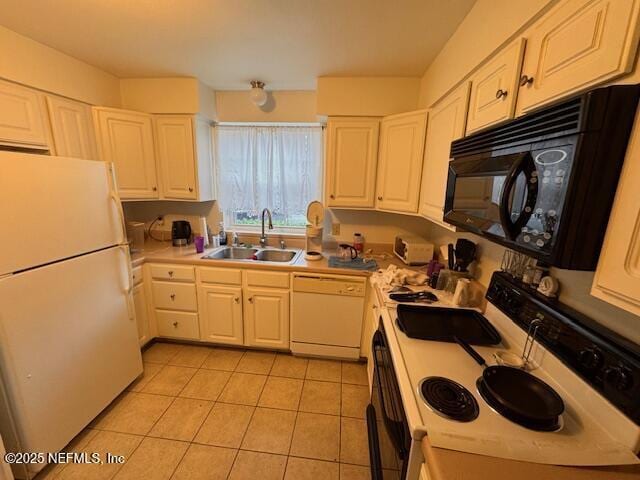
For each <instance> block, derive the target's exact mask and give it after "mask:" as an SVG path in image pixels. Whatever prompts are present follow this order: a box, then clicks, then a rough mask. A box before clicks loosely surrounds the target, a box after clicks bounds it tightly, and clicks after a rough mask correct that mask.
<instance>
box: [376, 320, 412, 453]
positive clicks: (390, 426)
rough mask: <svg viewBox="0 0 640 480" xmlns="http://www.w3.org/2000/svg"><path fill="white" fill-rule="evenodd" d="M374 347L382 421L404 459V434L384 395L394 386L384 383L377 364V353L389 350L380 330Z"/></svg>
mask: <svg viewBox="0 0 640 480" xmlns="http://www.w3.org/2000/svg"><path fill="white" fill-rule="evenodd" d="M372 346H373V352H374V355H373V358H374V361H375V362H376V364H375V369H374V374H375V375H376V378H377V380H378V382H377V383H378V388H377V390H378V399H379V400H380V409H381V414H382V419H383V421H384V424H385V427H386V428H387V432H388V434H389V438H390V439H391V443H393V447H394V448H395V450H396V451H397V452H398V455H399V456H400V457H401V458H404V456H405V454H406V450H405V448H404V445H403V443H402V433H401V432H400V428H399V426H398V423H399V422H397V421H395V420H393V419H392V418H391V417H390V416H389V413H388V412H387V405H386V402H385V397H384V394H383V389H384V388H385V386H387V387H388V388H392V386H391V385H387V384H386V383H383V378H382V374H381V372H380V368H379V365H378V363H377V358H378V355H376V352H377V351H381V350H383V349H388V348H387V347H386V345H385V342H384V339H383V336H382V332H380V330H378V331H376V333H375V334H374V335H373V341H372Z"/></svg>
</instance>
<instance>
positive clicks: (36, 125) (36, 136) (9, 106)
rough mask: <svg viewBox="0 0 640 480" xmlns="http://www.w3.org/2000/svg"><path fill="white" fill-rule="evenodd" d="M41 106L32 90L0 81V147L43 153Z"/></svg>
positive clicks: (37, 96)
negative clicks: (21, 148) (1, 145)
mask: <svg viewBox="0 0 640 480" xmlns="http://www.w3.org/2000/svg"><path fill="white" fill-rule="evenodd" d="M42 103H43V102H42V96H41V94H39V93H38V92H36V91H35V90H31V89H29V88H25V87H22V86H20V85H16V84H13V83H10V82H3V81H0V144H5V145H13V146H22V147H31V148H37V149H42V150H47V149H48V148H49V146H48V142H47V131H46V128H47V127H46V123H45V118H46V117H45V112H44V110H43V104H42Z"/></svg>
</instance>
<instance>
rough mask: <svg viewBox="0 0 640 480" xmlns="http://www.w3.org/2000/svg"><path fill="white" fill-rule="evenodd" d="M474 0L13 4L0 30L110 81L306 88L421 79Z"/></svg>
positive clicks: (23, 0) (46, 0)
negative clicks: (344, 80)
mask: <svg viewBox="0 0 640 480" xmlns="http://www.w3.org/2000/svg"><path fill="white" fill-rule="evenodd" d="M473 3H474V0H446V1H442V0H20V1H18V0H14V1H11V2H4V3H3V6H2V9H0V24H2V25H4V26H6V27H7V28H9V29H11V30H14V31H16V32H18V33H20V34H22V35H25V36H27V37H30V38H32V39H34V40H37V41H39V42H41V43H44V44H46V45H49V46H51V47H53V48H55V49H57V50H60V51H62V52H64V53H67V54H68V55H71V56H73V57H76V58H78V59H80V60H83V61H85V62H87V63H90V64H92V65H95V66H97V67H100V68H102V69H103V70H106V71H107V72H110V73H112V74H114V75H116V76H118V77H124V78H126V77H158V76H160V77H162V76H194V77H198V78H199V79H200V80H202V81H203V82H204V83H206V84H208V85H210V86H211V87H214V88H216V89H237V88H247V87H248V82H249V80H251V79H259V80H263V81H264V82H266V83H267V88H268V89H301V90H305V89H314V88H315V81H316V77H318V76H323V75H331V76H421V75H422V73H423V72H424V71H425V69H426V68H427V66H428V65H429V64H430V63H431V61H432V60H433V59H434V58H435V56H436V55H437V53H438V52H439V51H440V49H441V48H442V46H443V45H444V44H445V43H446V41H447V39H448V38H449V37H450V36H451V35H452V33H453V32H454V31H455V29H456V27H457V26H458V24H459V23H460V22H461V21H462V19H463V18H464V16H465V15H466V14H467V12H468V11H469V9H470V8H471V6H472V5H473Z"/></svg>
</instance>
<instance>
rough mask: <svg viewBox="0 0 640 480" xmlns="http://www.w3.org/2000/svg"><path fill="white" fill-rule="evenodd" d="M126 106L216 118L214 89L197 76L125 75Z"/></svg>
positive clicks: (133, 108) (124, 105) (145, 110)
mask: <svg viewBox="0 0 640 480" xmlns="http://www.w3.org/2000/svg"><path fill="white" fill-rule="evenodd" d="M120 91H121V94H122V107H123V108H127V109H130V110H138V111H141V112H148V113H182V114H196V113H197V114H200V115H202V116H204V117H205V118H208V119H210V120H215V119H216V104H215V96H214V92H213V90H212V89H211V88H210V87H207V86H206V85H204V84H203V83H202V82H199V81H198V79H197V78H193V77H168V78H123V79H121V80H120Z"/></svg>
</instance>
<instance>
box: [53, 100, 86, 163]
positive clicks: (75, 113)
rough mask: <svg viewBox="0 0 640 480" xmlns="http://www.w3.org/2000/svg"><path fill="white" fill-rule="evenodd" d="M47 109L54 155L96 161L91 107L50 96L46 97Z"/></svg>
mask: <svg viewBox="0 0 640 480" xmlns="http://www.w3.org/2000/svg"><path fill="white" fill-rule="evenodd" d="M47 107H48V109H49V122H50V123H51V133H52V134H53V143H54V144H55V147H56V155H60V156H62V157H75V158H84V159H87V160H98V149H97V147H96V137H95V132H94V129H93V120H92V119H91V107H89V106H88V105H85V104H83V103H80V102H74V101H73V100H68V99H66V98H61V97H54V96H52V95H47Z"/></svg>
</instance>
